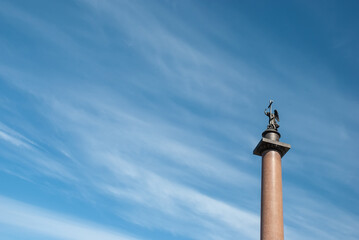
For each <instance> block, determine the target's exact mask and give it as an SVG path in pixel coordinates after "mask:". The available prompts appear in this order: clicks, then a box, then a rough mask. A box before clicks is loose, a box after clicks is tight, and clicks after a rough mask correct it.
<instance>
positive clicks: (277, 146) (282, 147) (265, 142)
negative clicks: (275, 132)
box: [253, 137, 291, 157]
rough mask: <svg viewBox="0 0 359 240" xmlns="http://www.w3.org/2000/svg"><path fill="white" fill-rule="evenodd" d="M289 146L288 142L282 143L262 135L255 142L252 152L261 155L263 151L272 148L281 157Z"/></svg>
mask: <svg viewBox="0 0 359 240" xmlns="http://www.w3.org/2000/svg"><path fill="white" fill-rule="evenodd" d="M290 148H291V146H290V144H288V143H283V142H279V141H275V140H271V139H269V138H265V137H263V138H262V139H261V140H260V141H259V143H258V144H257V146H256V148H255V149H254V150H253V154H254V155H258V156H262V154H263V153H264V152H265V151H267V150H274V151H277V152H278V153H279V154H280V155H281V157H283V156H284V155H285V154H286V153H287V152H288V151H289V149H290Z"/></svg>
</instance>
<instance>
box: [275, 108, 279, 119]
mask: <svg viewBox="0 0 359 240" xmlns="http://www.w3.org/2000/svg"><path fill="white" fill-rule="evenodd" d="M274 117H275V119H276V120H277V121H278V122H279V114H278V111H277V109H276V110H274Z"/></svg>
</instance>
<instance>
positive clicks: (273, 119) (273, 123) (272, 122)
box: [264, 100, 279, 130]
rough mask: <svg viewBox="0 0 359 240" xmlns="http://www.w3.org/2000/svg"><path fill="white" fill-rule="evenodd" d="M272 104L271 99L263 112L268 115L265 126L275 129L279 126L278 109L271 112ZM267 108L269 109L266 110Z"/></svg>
mask: <svg viewBox="0 0 359 240" xmlns="http://www.w3.org/2000/svg"><path fill="white" fill-rule="evenodd" d="M272 104H273V100H270V101H269V106H268V107H267V108H266V109H265V110H264V114H265V115H267V116H268V118H269V124H268V126H267V128H268V129H273V130H277V128H279V124H278V123H277V121H278V122H279V114H278V111H277V110H276V109H275V110H274V113H272ZM268 109H269V111H267V110H268Z"/></svg>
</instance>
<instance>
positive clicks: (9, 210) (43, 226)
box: [0, 196, 139, 240]
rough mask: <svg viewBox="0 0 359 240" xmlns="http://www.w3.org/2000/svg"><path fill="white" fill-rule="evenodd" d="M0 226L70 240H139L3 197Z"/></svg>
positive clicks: (0, 199) (0, 203) (0, 200)
mask: <svg viewBox="0 0 359 240" xmlns="http://www.w3.org/2000/svg"><path fill="white" fill-rule="evenodd" d="M0 210H1V216H0V224H2V225H10V226H14V227H16V228H17V231H18V232H21V231H23V232H24V235H26V234H27V231H30V232H35V233H39V234H42V235H44V236H49V237H56V238H61V239H69V240H83V239H89V240H91V239H93V240H95V239H96V240H98V239H104V240H115V239H116V240H134V239H139V238H136V237H132V236H130V235H128V234H124V233H120V232H118V231H115V230H113V229H109V228H106V227H103V226H101V225H98V224H94V223H91V222H88V221H84V220H81V219H76V218H73V217H70V216H66V215H63V214H58V213H55V212H51V211H47V210H45V209H41V208H38V207H34V206H31V205H28V204H25V203H22V202H18V201H15V200H12V199H9V198H6V197H3V196H0Z"/></svg>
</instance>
